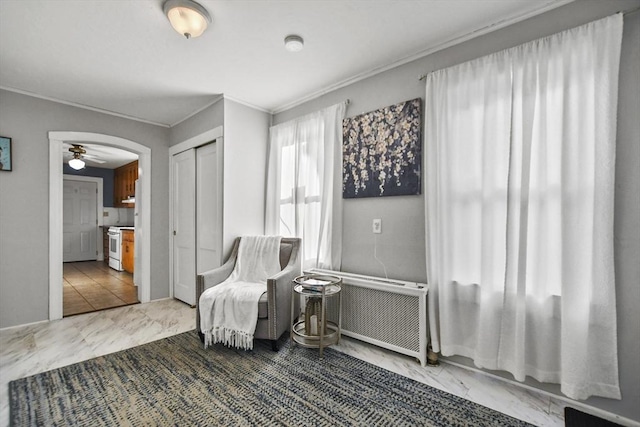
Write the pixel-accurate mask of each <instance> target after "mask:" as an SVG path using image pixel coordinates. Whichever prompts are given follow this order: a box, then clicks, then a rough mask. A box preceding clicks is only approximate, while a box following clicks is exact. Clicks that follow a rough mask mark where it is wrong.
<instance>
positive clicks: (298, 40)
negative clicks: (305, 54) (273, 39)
mask: <svg viewBox="0 0 640 427" xmlns="http://www.w3.org/2000/svg"><path fill="white" fill-rule="evenodd" d="M284 47H285V49H287V50H288V51H289V52H299V51H301V50H302V48H303V47H304V40H303V39H302V37H300V36H296V35H293V34H292V35H290V36H287V37H285V38H284Z"/></svg>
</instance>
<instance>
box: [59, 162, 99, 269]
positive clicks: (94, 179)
mask: <svg viewBox="0 0 640 427" xmlns="http://www.w3.org/2000/svg"><path fill="white" fill-rule="evenodd" d="M62 179H63V181H64V180H69V181H83V182H95V183H96V186H97V188H98V192H97V193H96V217H97V219H98V222H97V223H96V251H97V252H96V253H97V254H98V255H97V257H96V260H97V261H104V246H102V233H101V232H100V227H101V226H102V225H103V224H104V218H103V217H102V211H104V201H103V196H102V195H103V191H104V190H103V181H102V178H101V177H99V176H84V175H71V174H64V175H62ZM63 219H64V214H63Z"/></svg>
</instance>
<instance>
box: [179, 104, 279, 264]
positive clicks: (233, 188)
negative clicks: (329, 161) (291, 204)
mask: <svg viewBox="0 0 640 427" xmlns="http://www.w3.org/2000/svg"><path fill="white" fill-rule="evenodd" d="M270 121H271V115H270V114H268V113H265V112H262V111H259V110H256V109H254V108H250V107H247V106H245V105H242V104H239V103H237V102H234V101H231V100H229V99H226V98H225V99H220V101H218V102H216V103H215V104H213V105H211V106H210V107H208V108H206V109H204V110H203V111H201V112H199V113H198V114H195V115H194V116H192V117H190V118H189V119H188V120H185V121H184V122H182V123H180V124H179V125H177V126H174V127H173V128H171V131H170V137H169V144H170V145H171V146H173V145H176V144H179V143H181V142H184V141H186V140H188V139H190V138H193V137H194V136H197V135H200V134H202V133H204V132H207V131H209V130H211V129H214V128H216V127H218V126H223V135H224V138H223V141H224V142H223V159H224V166H223V168H224V170H223V174H224V179H223V186H224V194H223V237H222V240H223V242H222V255H223V258H224V259H226V258H227V256H228V254H229V253H230V252H231V247H232V245H233V240H234V239H235V238H236V237H238V236H241V235H243V234H263V233H264V203H265V201H264V199H265V177H266V155H267V154H266V153H267V141H268V136H269V123H270Z"/></svg>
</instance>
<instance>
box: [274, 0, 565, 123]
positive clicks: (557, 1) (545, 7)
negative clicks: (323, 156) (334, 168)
mask: <svg viewBox="0 0 640 427" xmlns="http://www.w3.org/2000/svg"><path fill="white" fill-rule="evenodd" d="M574 1H575V0H549V1H546V2H540V3H541V5H540V7H537V8H535V9H533V10H530V11H528V12H525V13H521V14H518V15H515V16H512V17H509V18H505V19H503V20H501V21H498V22H494V23H492V24H490V25H487V26H484V27H482V28H479V29H476V30H473V31H469V32H467V33H464V34H462V35H458V36H454V37H452V38H450V39H448V40H446V41H444V42H442V43H440V44H437V45H435V46H431V47H428V48H426V49H422V50H420V51H418V52H416V53H413V54H411V55H407V56H405V57H402V58H400V59H397V60H395V61H393V62H391V63H389V64H386V65H381V66H379V67H374V68H371V69H369V70H367V71H364V72H362V73H360V74H356V75H355V76H353V77H349V78H347V79H344V80H342V81H339V82H337V83H335V84H333V85H331V86H327V87H325V88H323V89H320V90H317V91H315V92H312V93H310V94H308V95H306V96H303V97H302V98H298V99H296V100H294V101H291V102H288V103H286V104H282V105H280V106H279V107H276V108H274V109H273V110H272V112H271V114H279V113H282V112H283V111H287V110H290V109H292V108H294V107H297V106H299V105H302V104H304V103H306V102H309V101H312V100H314V99H316V98H320V97H321V96H324V95H326V94H328V93H331V92H333V91H335V90H338V89H341V88H343V87H346V86H350V85H352V84H354V83H357V82H359V81H361V80H365V79H368V78H369V77H373V76H375V75H377V74H380V73H383V72H385V71H388V70H391V69H394V68H397V67H399V66H401V65H404V64H408V63H409V62H413V61H415V60H417V59H420V58H424V57H425V56H428V55H431V54H433V53H436V52H439V51H441V50H444V49H446V48H449V47H451V46H455V45H457V44H460V43H463V42H465V41H467V40H471V39H474V38H476V37H479V36H482V35H484V34H488V33H491V32H493V31H496V30H499V29H501V28H505V27H508V26H510V25H513V24H516V23H518V22H521V21H524V20H526V19H529V18H532V17H534V16H537V15H540V14H542V13H544V12H547V11H549V10H552V9H556V8H558V7H560V6H564V5H565V4H569V3H572V2H574ZM418 77H419V76H416V78H418Z"/></svg>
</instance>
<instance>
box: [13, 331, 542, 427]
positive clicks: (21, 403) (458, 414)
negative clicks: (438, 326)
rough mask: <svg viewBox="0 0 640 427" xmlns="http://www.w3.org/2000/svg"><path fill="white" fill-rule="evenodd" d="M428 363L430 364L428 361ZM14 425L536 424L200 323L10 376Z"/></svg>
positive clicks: (368, 367)
mask: <svg viewBox="0 0 640 427" xmlns="http://www.w3.org/2000/svg"><path fill="white" fill-rule="evenodd" d="M426 369H428V368H426ZM9 392H10V399H11V402H10V418H11V425H13V426H35V425H37V426H51V425H56V426H62V425H69V426H124V425H134V426H169V425H172V426H173V425H175V426H191V425H201V426H217V425H224V426H229V425H233V426H256V425H257V426H278V425H280V426H310V425H313V426H474V427H477V426H528V425H529V424H527V423H525V422H523V421H519V420H517V419H515V418H511V417H509V416H507V415H504V414H502V413H500V412H496V411H494V410H491V409H489V408H486V407H484V406H481V405H478V404H475V403H473V402H469V401H467V400H464V399H462V398H459V397H456V396H453V395H451V394H449V393H445V392H443V391H439V390H437V389H434V388H431V387H429V386H427V385H424V384H422V383H419V382H417V381H413V380H411V379H408V378H405V377H402V376H400V375H397V374H394V373H392V372H389V371H386V370H384V369H382V368H379V367H377V366H374V365H372V364H369V363H367V362H363V361H361V360H358V359H355V358H353V357H351V356H348V355H345V354H342V353H340V352H338V351H335V350H332V349H330V348H329V349H327V350H326V351H325V357H324V360H319V358H318V351H317V350H313V349H306V348H302V347H300V346H297V347H295V348H292V349H290V348H289V344H288V342H286V341H283V342H282V348H281V349H280V351H279V352H273V351H271V345H270V343H268V342H262V341H256V345H255V348H254V350H253V351H246V352H245V351H237V350H233V349H229V348H226V347H223V346H221V345H216V346H214V347H213V348H209V349H207V350H205V349H203V346H202V344H201V342H200V340H199V339H198V336H197V334H196V332H195V331H191V332H186V333H183V334H180V335H176V336H173V337H169V338H165V339H162V340H159V341H155V342H152V343H149V344H145V345H142V346H139V347H135V348H131V349H128V350H124V351H121V352H118V353H113V354H109V355H106V356H103V357H98V358H95V359H91V360H88V361H85V362H81V363H77V364H75V365H71V366H66V367H64V368H60V369H55V370H53V371H49V372H44V373H41V374H38V375H34V376H31V377H27V378H22V379H19V380H16V381H12V382H11V383H9Z"/></svg>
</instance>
